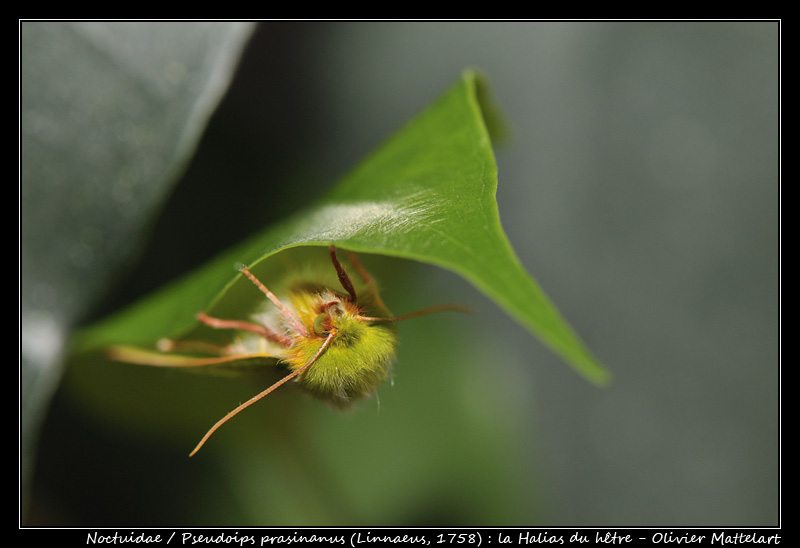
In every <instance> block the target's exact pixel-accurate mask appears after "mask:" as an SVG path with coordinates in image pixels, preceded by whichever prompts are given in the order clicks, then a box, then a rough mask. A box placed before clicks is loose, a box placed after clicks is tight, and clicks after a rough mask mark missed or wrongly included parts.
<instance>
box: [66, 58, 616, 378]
mask: <svg viewBox="0 0 800 548" xmlns="http://www.w3.org/2000/svg"><path fill="white" fill-rule="evenodd" d="M487 98H488V95H487V93H486V88H485V83H484V81H483V79H482V78H481V77H480V75H479V74H477V73H475V72H472V71H467V72H465V73H464V75H463V78H462V79H461V80H460V81H459V82H458V83H457V84H456V85H455V86H454V87H453V88H452V89H451V90H450V91H449V92H448V93H446V94H445V95H444V96H443V97H442V98H441V99H439V100H438V101H437V102H436V103H434V104H433V105H432V106H430V107H429V108H428V109H427V110H425V111H424V112H422V113H421V114H420V115H418V116H417V117H416V118H414V119H413V120H412V121H411V122H410V123H409V124H408V125H407V126H405V127H404V128H402V129H401V130H400V131H399V132H398V133H397V134H396V135H395V136H394V137H392V138H391V139H390V140H389V141H388V142H386V143H385V144H384V145H383V146H382V147H380V148H379V149H378V150H377V151H375V152H374V153H373V154H372V155H371V156H370V157H369V158H367V159H366V161H364V162H363V163H362V164H361V165H360V166H358V167H357V168H356V169H355V170H353V171H352V172H351V173H350V174H349V175H347V176H346V177H345V178H344V179H343V180H341V181H340V182H339V183H338V184H337V185H336V186H335V187H333V189H332V190H331V191H330V192H329V193H328V194H327V195H325V196H323V197H321V198H319V199H318V200H316V201H315V202H314V203H312V204H310V205H309V206H308V207H307V208H306V209H304V210H303V211H301V212H300V213H298V214H296V215H294V216H292V217H291V218H289V219H286V220H285V221H283V222H281V223H279V224H276V225H274V226H272V227H270V228H269V229H267V230H266V231H264V232H263V233H261V234H258V235H257V236H255V237H254V238H252V239H250V240H249V241H247V242H245V243H243V244H242V245H240V246H238V247H237V248H235V249H232V250H230V251H229V252H227V253H224V254H223V255H221V256H220V257H218V258H217V259H216V260H214V261H213V262H211V263H210V264H208V265H207V266H205V267H204V268H202V269H200V270H198V271H196V272H194V273H193V274H191V275H189V276H187V277H186V278H184V279H182V280H180V281H179V282H177V283H175V284H173V285H171V286H169V287H167V288H166V289H164V290H163V291H161V292H159V293H157V294H156V295H154V296H152V297H151V298H149V299H147V300H144V301H142V302H141V303H139V304H138V305H136V306H134V307H133V308H131V309H129V310H127V311H125V312H123V313H122V314H120V315H117V316H116V317H114V318H112V319H110V320H108V321H107V322H105V323H103V324H101V325H99V326H97V327H95V328H92V329H90V330H87V331H86V332H84V333H83V335H82V337H81V338H80V339H79V345H78V347H77V348H78V349H79V350H87V349H97V348H101V347H105V346H108V345H112V344H152V343H154V342H155V341H156V340H158V339H160V338H162V337H165V336H174V335H176V334H179V333H181V332H184V331H186V330H187V329H189V328H191V326H193V325H196V321H195V319H194V315H195V313H196V312H197V311H198V310H208V309H209V307H210V306H211V305H212V304H214V303H216V304H217V305H221V304H222V303H224V301H225V300H226V299H228V298H230V296H231V295H232V294H233V293H235V288H236V287H237V286H239V287H241V285H238V284H244V285H246V284H247V283H249V282H247V281H246V280H243V279H242V277H241V276H238V275H236V274H235V270H233V268H234V267H235V265H237V264H241V263H247V264H250V265H259V263H262V262H267V261H268V260H270V258H271V257H272V256H274V255H275V254H277V253H278V252H281V251H283V250H287V249H290V248H295V247H299V246H327V245H329V244H331V243H335V244H336V246H338V247H339V248H343V249H350V250H353V251H357V252H361V253H371V254H379V255H388V256H393V257H399V258H405V259H412V260H415V261H420V262H424V263H429V264H433V265H437V266H439V267H442V268H445V269H448V270H451V271H453V272H455V273H456V274H458V275H460V276H462V277H463V278H465V279H466V280H468V281H469V282H471V283H472V284H474V285H475V286H476V287H477V288H478V289H480V290H481V291H483V292H484V293H485V294H486V295H487V296H488V297H490V298H491V299H493V300H494V301H495V302H496V303H497V304H498V305H499V306H501V307H502V308H503V309H504V310H506V311H507V312H508V313H509V314H510V315H511V316H513V317H514V318H515V319H516V320H517V321H519V322H520V323H521V324H523V325H524V326H526V327H527V328H528V329H529V330H530V331H531V332H533V333H534V334H535V335H537V336H538V337H539V338H540V339H541V340H542V341H543V342H544V343H545V344H546V345H547V346H549V347H550V348H551V349H552V350H553V351H554V352H555V353H557V354H558V355H560V356H561V357H562V358H563V359H564V360H565V361H566V362H567V363H569V364H570V365H571V366H573V367H574V368H575V369H576V370H577V371H578V372H579V373H580V374H581V375H583V376H584V377H585V378H587V379H588V380H590V381H592V382H594V383H597V384H603V383H605V382H607V381H608V379H609V374H608V372H607V371H606V370H605V369H604V368H603V367H602V366H601V365H600V364H599V363H598V361H597V360H596V359H595V358H594V357H593V356H592V355H591V353H590V352H589V351H588V350H587V348H586V347H585V346H584V344H583V343H582V342H581V341H580V339H579V338H578V337H577V336H576V334H575V333H574V331H573V330H572V329H571V328H570V326H569V325H568V324H567V322H566V321H565V320H564V319H563V318H562V316H561V315H560V313H559V312H558V310H557V309H556V308H555V307H554V306H553V304H552V303H551V302H550V300H549V299H548V298H547V296H546V295H545V294H544V292H543V291H542V290H541V289H540V287H539V285H538V284H537V283H536V281H535V280H534V279H533V278H532V277H531V276H530V275H529V274H528V273H527V271H526V270H525V268H524V267H523V266H522V265H521V264H520V261H519V259H518V258H517V256H516V254H515V253H514V251H513V249H512V247H511V245H510V243H509V242H508V239H507V237H506V235H505V233H504V232H503V229H502V226H501V223H500V217H499V213H498V209H497V202H496V200H495V193H496V189H497V168H496V164H495V160H494V156H493V153H492V146H491V140H490V136H489V131H488V130H487V123H486V122H485V120H487V119H488V120H493V121H496V120H498V119H499V117H498V116H497V114H496V112H495V111H494V110H493V109H492V107H491V105H490V104H489V102H488V100H487ZM495 126H496V124H495V123H494V122H493V123H492V128H494V127H495Z"/></svg>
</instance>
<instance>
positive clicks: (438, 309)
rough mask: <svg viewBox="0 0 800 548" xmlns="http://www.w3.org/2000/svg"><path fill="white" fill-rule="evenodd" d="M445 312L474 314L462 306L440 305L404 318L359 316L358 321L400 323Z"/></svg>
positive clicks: (406, 315)
mask: <svg viewBox="0 0 800 548" xmlns="http://www.w3.org/2000/svg"><path fill="white" fill-rule="evenodd" d="M444 310H453V311H456V312H466V313H471V312H472V309H471V308H470V307H468V306H464V305H460V304H440V305H437V306H431V307H429V308H423V309H422V310H417V311H416V312H411V313H409V314H403V315H402V316H397V317H396V318H372V317H369V316H359V317H358V319H359V320H361V321H362V322H400V321H403V320H407V319H409V318H416V317H417V316H424V315H426V314H432V313H433V312H441V311H444Z"/></svg>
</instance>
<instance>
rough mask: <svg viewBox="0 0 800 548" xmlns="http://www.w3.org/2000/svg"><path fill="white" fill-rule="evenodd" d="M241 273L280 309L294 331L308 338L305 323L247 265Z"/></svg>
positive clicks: (243, 266)
mask: <svg viewBox="0 0 800 548" xmlns="http://www.w3.org/2000/svg"><path fill="white" fill-rule="evenodd" d="M239 272H241V273H242V274H244V275H245V276H247V279H248V280H250V281H251V282H253V285H255V286H256V287H257V288H259V289H260V290H261V292H262V293H263V294H264V295H266V296H267V298H268V299H269V300H270V301H272V304H274V305H275V306H277V307H278V310H280V313H281V316H283V318H284V319H285V320H286V321H287V322H289V324H290V325H291V327H292V329H294V330H295V331H296V332H297V333H299V334H300V335H302V336H304V337H308V331H306V327H305V326H304V325H303V322H301V321H300V318H298V317H297V315H296V314H295V313H294V312H292V311H291V310H289V308H287V307H286V305H285V304H283V303H282V302H281V301H280V299H278V297H276V296H275V295H274V294H273V293H272V291H270V290H269V289H267V286H265V285H264V284H262V283H261V280H259V279H258V278H256V277H255V276H254V275H253V273H252V272H250V270H249V269H248V268H247V265H242V268H240V269H239Z"/></svg>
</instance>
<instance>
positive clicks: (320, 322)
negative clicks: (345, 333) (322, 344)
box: [314, 312, 329, 335]
mask: <svg viewBox="0 0 800 548" xmlns="http://www.w3.org/2000/svg"><path fill="white" fill-rule="evenodd" d="M328 318H329V316H328V313H327V312H323V313H322V314H317V317H316V318H314V333H316V334H317V335H325V334H326V332H327V330H326V328H325V321H326V320H327V319H328Z"/></svg>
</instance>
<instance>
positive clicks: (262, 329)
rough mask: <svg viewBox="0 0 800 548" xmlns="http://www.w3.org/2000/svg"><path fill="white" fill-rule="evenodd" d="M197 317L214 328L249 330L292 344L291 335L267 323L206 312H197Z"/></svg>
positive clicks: (278, 341) (279, 342)
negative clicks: (234, 318) (229, 317)
mask: <svg viewBox="0 0 800 548" xmlns="http://www.w3.org/2000/svg"><path fill="white" fill-rule="evenodd" d="M197 319H198V320H199V321H200V322H202V323H204V324H206V325H207V326H209V327H213V328H214V329H238V330H239V331H249V332H250V333H255V334H256V335H261V336H262V337H264V338H265V339H269V340H271V341H275V342H276V343H278V344H280V345H282V346H286V347H289V346H291V345H292V339H291V337H287V336H286V335H283V334H282V333H277V332H275V331H273V330H272V329H270V328H268V327H267V326H265V325H259V324H255V323H251V322H246V321H243V320H223V319H221V318H213V317H211V316H209V315H207V314H205V313H204V312H198V313H197Z"/></svg>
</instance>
